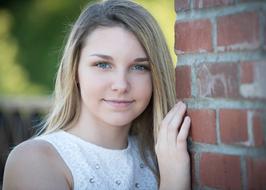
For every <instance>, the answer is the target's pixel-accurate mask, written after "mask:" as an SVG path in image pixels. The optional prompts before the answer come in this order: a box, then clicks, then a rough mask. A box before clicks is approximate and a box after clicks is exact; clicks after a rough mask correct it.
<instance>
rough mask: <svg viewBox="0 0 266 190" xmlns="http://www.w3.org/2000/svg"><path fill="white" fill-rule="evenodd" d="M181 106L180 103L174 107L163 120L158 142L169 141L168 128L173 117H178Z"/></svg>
mask: <svg viewBox="0 0 266 190" xmlns="http://www.w3.org/2000/svg"><path fill="white" fill-rule="evenodd" d="M179 106H180V103H177V104H175V105H174V107H173V108H172V109H171V110H170V111H169V112H168V113H167V114H166V116H165V118H164V119H163V121H162V123H161V126H160V130H159V134H158V142H160V141H167V128H168V125H169V123H170V122H171V120H172V119H173V117H174V116H175V115H176V112H177V110H178V107H179Z"/></svg>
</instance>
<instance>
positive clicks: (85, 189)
mask: <svg viewBox="0 0 266 190" xmlns="http://www.w3.org/2000/svg"><path fill="white" fill-rule="evenodd" d="M35 139H37V140H45V141H47V142H49V143H50V144H52V145H53V147H54V148H55V149H56V151H57V152H58V154H59V155H60V156H61V158H62V159H63V160H64V162H65V164H66V165H67V167H68V168H69V170H70V171H71V174H72V178H73V189H74V190H89V189H90V190H93V189H97V190H105V189H106V190H109V189H116V190H119V189H121V190H122V189H123V190H133V189H141V190H154V189H158V187H157V181H156V178H155V176H154V175H153V173H152V171H151V170H150V169H149V168H148V166H146V165H145V164H144V162H143V161H142V159H141V157H140V153H139V150H138V146H137V139H136V137H133V136H129V137H128V146H127V148H126V149H122V150H114V149H108V148H104V147H101V146H98V145H95V144H92V143H89V142H87V141H85V140H83V139H81V138H79V137H77V136H75V135H72V134H70V133H68V132H65V131H63V130H60V131H58V132H54V133H51V134H48V135H43V136H39V137H36V138H35ZM149 160H150V161H151V159H149Z"/></svg>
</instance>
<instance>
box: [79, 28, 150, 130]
mask: <svg viewBox="0 0 266 190" xmlns="http://www.w3.org/2000/svg"><path fill="white" fill-rule="evenodd" d="M78 82H79V86H80V93H81V114H85V115H87V116H88V117H89V118H90V119H93V120H94V122H97V123H99V122H100V123H103V124H107V125H111V126H125V125H128V124H130V123H131V122H132V121H133V120H134V119H135V118H136V117H137V116H139V115H140V114H141V113H142V112H143V111H144V110H145V108H146V107H147V105H148V104H149V102H150V99H151V96H152V80H151V72H150V66H149V60H148V58H147V55H146V53H145V51H144V49H143V48H142V46H141V44H140V43H139V42H138V40H137V38H136V37H135V36H134V35H133V34H132V33H131V32H129V31H127V30H126V29H123V28H122V27H99V28H97V29H95V30H94V31H93V32H92V33H91V34H90V35H89V36H88V37H87V39H86V41H85V45H84V47H83V49H82V51H81V57H80V61H79V66H78Z"/></svg>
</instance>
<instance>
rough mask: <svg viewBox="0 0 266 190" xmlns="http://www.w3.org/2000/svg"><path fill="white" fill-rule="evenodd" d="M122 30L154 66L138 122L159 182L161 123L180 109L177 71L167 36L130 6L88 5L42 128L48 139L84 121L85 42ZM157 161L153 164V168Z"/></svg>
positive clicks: (111, 0)
mask: <svg viewBox="0 0 266 190" xmlns="http://www.w3.org/2000/svg"><path fill="white" fill-rule="evenodd" d="M100 26H103V27H114V26H121V27H123V28H125V29H127V30H128V31H130V32H132V33H133V34H134V35H135V36H136V37H137V39H138V40H139V42H140V43H141V45H142V46H143V48H144V50H145V51H146V54H147V56H148V59H149V61H150V65H151V75H152V85H153V95H152V99H151V101H150V103H149V105H148V106H147V108H146V109H145V111H144V112H143V113H142V114H141V115H140V116H139V117H138V118H137V119H135V120H134V121H133V124H132V127H131V131H130V133H131V134H136V135H137V138H138V142H139V145H138V146H139V148H140V152H141V156H142V159H143V160H144V162H145V163H146V164H148V166H149V167H150V168H151V169H152V171H153V172H154V174H155V175H156V177H157V180H158V181H159V171H158V165H157V161H156V156H155V151H154V146H155V143H156V141H157V134H158V131H159V127H160V123H161V121H162V120H163V118H164V117H165V115H166V114H167V112H168V111H169V110H170V108H171V107H172V106H173V105H174V104H175V101H176V95H175V74H174V66H173V63H172V60H171V56H170V53H169V50H168V47H167V45H166V42H165V38H164V36H163V33H162V31H161V29H160V27H159V25H158V24H157V22H156V21H155V19H154V18H153V17H152V16H151V14H150V13H149V12H148V11H147V10H145V9H144V8H143V7H141V6H139V5H138V4H136V3H133V2H131V1H127V0H107V1H103V2H100V3H95V4H92V5H89V6H88V7H87V8H85V9H84V10H83V12H82V13H81V15H80V16H79V18H78V19H77V21H76V22H75V24H74V25H73V27H72V29H71V33H70V35H69V37H68V40H67V43H66V46H65V49H64V52H63V56H62V59H61V62H60V66H59V69H58V73H57V78H56V84H55V92H54V93H55V94H54V105H53V107H52V110H51V112H50V114H49V115H48V116H47V119H46V121H45V123H44V126H43V132H44V134H48V133H52V132H55V131H58V130H59V129H62V130H67V129H69V128H71V127H72V126H73V124H74V123H75V122H76V121H77V120H78V118H79V115H80V92H79V88H78V86H77V83H76V79H77V76H76V75H77V68H78V63H79V58H80V52H81V49H82V48H83V46H84V43H85V39H86V37H87V36H88V35H90V33H91V32H92V31H93V30H95V29H96V28H97V27H100ZM147 153H148V154H151V155H152V161H153V164H155V167H152V164H150V163H149V160H148V155H147Z"/></svg>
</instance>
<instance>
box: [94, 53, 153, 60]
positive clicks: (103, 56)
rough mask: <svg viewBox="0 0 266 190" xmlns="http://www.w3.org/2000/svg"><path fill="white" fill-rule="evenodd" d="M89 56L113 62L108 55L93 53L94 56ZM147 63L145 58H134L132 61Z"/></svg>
mask: <svg viewBox="0 0 266 190" xmlns="http://www.w3.org/2000/svg"><path fill="white" fill-rule="evenodd" d="M90 56H97V57H101V58H103V59H106V60H112V61H113V60H114V59H113V58H112V57H111V56H109V55H104V54H98V53H95V54H90ZM146 61H147V62H148V61H149V59H148V58H147V57H139V58H136V59H134V62H146Z"/></svg>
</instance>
